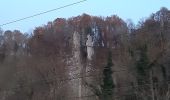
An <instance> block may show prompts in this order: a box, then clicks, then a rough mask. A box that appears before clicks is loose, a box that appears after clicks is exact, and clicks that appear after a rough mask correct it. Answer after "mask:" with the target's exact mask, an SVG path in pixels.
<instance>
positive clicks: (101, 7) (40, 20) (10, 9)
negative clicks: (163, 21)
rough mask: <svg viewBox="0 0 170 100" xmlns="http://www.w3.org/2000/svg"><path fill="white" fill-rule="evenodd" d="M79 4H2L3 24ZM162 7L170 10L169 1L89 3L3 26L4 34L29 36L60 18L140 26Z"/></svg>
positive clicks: (54, 0)
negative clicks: (119, 20)
mask: <svg viewBox="0 0 170 100" xmlns="http://www.w3.org/2000/svg"><path fill="white" fill-rule="evenodd" d="M78 1H80V0H1V1H0V4H1V5H0V24H4V23H8V22H10V21H13V20H17V19H21V18H24V17H28V16H31V15H34V14H37V13H41V12H44V11H48V10H51V9H54V8H58V7H62V6H65V5H68V4H71V3H74V2H78ZM161 7H167V8H168V9H170V0H87V1H85V2H82V3H79V4H77V5H73V6H69V7H66V8H63V9H60V10H56V11H53V12H49V13H46V14H43V15H40V16H36V17H33V18H30V19H26V20H23V21H19V22H16V23H12V24H8V25H5V26H2V27H1V28H2V29H3V30H8V29H9V30H15V29H17V30H21V31H22V32H29V31H31V30H32V29H34V28H35V27H36V26H41V25H44V24H46V23H47V22H48V21H53V20H55V19H56V18H58V17H62V18H69V17H73V16H77V15H81V14H83V13H87V14H90V15H95V16H110V15H115V14H116V15H118V16H119V17H121V18H122V19H124V20H125V21H126V20H127V19H132V21H133V22H135V23H137V22H138V21H139V20H140V19H141V18H146V17H148V16H149V15H150V14H151V13H155V12H156V11H158V10H159V9H160V8H161Z"/></svg>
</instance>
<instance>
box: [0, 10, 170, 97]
mask: <svg viewBox="0 0 170 100" xmlns="http://www.w3.org/2000/svg"><path fill="white" fill-rule="evenodd" d="M0 100H170V10H168V9H167V8H165V7H162V8H161V9H160V10H159V11H157V12H155V13H152V14H151V15H150V16H148V17H147V18H145V19H143V20H140V21H139V22H138V24H137V25H135V24H134V23H133V22H132V20H127V21H124V20H123V19H121V18H120V17H119V16H117V15H112V16H108V17H102V16H91V15H88V14H82V15H79V16H76V17H70V18H67V19H66V18H57V19H55V20H54V21H51V22H48V23H47V24H45V25H42V26H39V27H36V28H35V29H34V30H33V32H32V33H29V34H28V33H22V32H20V31H19V30H13V31H11V30H5V31H4V30H3V29H0Z"/></svg>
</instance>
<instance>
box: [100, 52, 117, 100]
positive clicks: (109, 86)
mask: <svg viewBox="0 0 170 100" xmlns="http://www.w3.org/2000/svg"><path fill="white" fill-rule="evenodd" d="M112 66H113V63H112V54H111V52H109V55H108V60H107V65H106V66H105V67H104V70H103V85H102V86H101V89H102V97H103V100H113V89H114V83H113V78H112V74H113V71H112Z"/></svg>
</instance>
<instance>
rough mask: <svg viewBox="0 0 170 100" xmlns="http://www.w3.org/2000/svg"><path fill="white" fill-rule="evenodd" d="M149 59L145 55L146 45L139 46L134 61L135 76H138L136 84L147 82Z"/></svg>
mask: <svg viewBox="0 0 170 100" xmlns="http://www.w3.org/2000/svg"><path fill="white" fill-rule="evenodd" d="M148 64H149V59H148V56H147V46H146V45H144V46H142V47H140V48H139V60H138V61H137V63H136V67H137V76H138V84H143V83H145V82H148V74H149V72H148V71H149V68H147V67H148Z"/></svg>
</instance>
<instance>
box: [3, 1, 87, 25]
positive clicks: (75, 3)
mask: <svg viewBox="0 0 170 100" xmlns="http://www.w3.org/2000/svg"><path fill="white" fill-rule="evenodd" d="M85 1H87V0H81V1H78V2H74V3H71V4H67V5H64V6H61V7H58V8H54V9H51V10H47V11H44V12H40V13H37V14H34V15H31V16H27V17H24V18H20V19H17V20H13V21H9V22H7V23H4V24H1V25H0V27H2V26H5V25H8V24H12V23H16V22H19V21H22V20H26V19H29V18H32V17H36V16H39V15H43V14H46V13H49V12H53V11H56V10H60V9H63V8H66V7H69V6H73V5H77V4H79V3H82V2H85Z"/></svg>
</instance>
